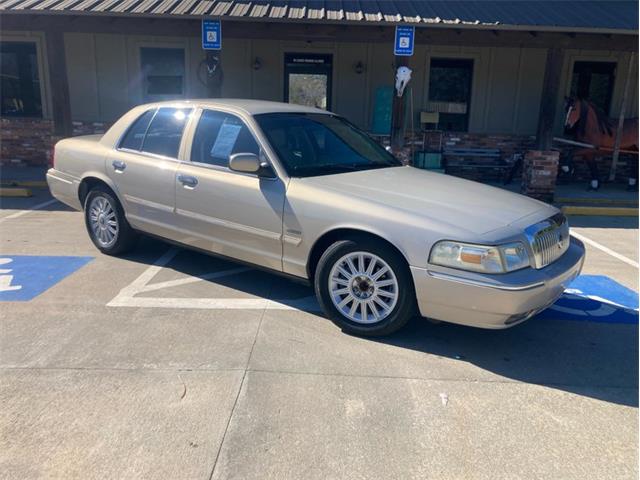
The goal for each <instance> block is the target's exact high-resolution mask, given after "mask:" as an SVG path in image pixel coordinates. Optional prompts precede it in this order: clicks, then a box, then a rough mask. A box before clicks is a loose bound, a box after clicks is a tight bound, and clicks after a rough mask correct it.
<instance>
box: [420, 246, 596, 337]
mask: <svg viewBox="0 0 640 480" xmlns="http://www.w3.org/2000/svg"><path fill="white" fill-rule="evenodd" d="M584 255H585V250H584V245H583V244H582V242H580V241H579V240H578V239H576V238H573V237H572V238H571V244H570V246H569V249H568V250H567V251H566V252H565V254H564V255H562V257H560V258H559V259H558V260H556V261H555V262H553V263H552V264H550V265H548V266H546V267H544V268H542V269H539V270H536V269H533V268H526V269H523V270H519V271H517V272H511V273H506V274H502V275H486V274H476V273H472V272H464V271H460V270H455V269H451V268H445V267H436V266H431V265H430V266H429V267H428V268H426V269H425V268H418V267H411V274H412V276H413V282H414V285H415V288H416V298H417V300H418V308H419V309H420V314H421V315H422V316H424V317H428V318H432V319H436V320H442V321H445V322H451V323H458V324H461V325H469V326H473V327H480V328H490V329H500V328H508V327H512V326H513V325H517V324H518V323H521V322H523V321H525V320H527V319H529V318H531V317H533V316H534V315H535V314H537V313H539V312H541V311H542V310H544V309H545V308H547V307H549V306H551V305H552V304H553V303H554V302H555V301H556V300H557V299H558V298H559V297H560V296H561V295H562V293H563V292H564V290H565V288H566V287H567V286H568V285H569V283H571V281H572V280H573V279H574V278H576V277H577V276H578V275H579V274H580V271H581V270H582V265H583V263H584Z"/></svg>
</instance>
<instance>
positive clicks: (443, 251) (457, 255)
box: [429, 240, 530, 273]
mask: <svg viewBox="0 0 640 480" xmlns="http://www.w3.org/2000/svg"><path fill="white" fill-rule="evenodd" d="M429 262H430V263H432V264H434V265H442V266H443V267H451V268H458V269H460V270H469V271H472V272H481V273H506V272H513V271H515V270H520V269H522V268H526V267H528V266H530V261H529V254H528V253H527V249H526V248H525V246H524V244H523V243H522V242H513V243H506V244H504V245H497V246H488V245H472V244H468V243H459V242H451V241H448V240H446V241H442V242H438V243H436V244H435V245H434V246H433V248H432V249H431V254H430V255H429Z"/></svg>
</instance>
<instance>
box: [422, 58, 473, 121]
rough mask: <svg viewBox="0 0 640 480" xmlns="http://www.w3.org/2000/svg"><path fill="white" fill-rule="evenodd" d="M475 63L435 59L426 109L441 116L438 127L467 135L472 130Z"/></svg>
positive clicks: (433, 60)
mask: <svg viewBox="0 0 640 480" xmlns="http://www.w3.org/2000/svg"><path fill="white" fill-rule="evenodd" d="M472 77H473V60H468V59H454V58H432V59H431V68H430V73H429V101H428V102H427V110H428V111H431V112H438V113H439V114H440V116H439V117H440V118H439V124H438V128H439V129H441V130H446V131H459V132H465V131H467V129H468V128H469V106H470V104H471V79H472Z"/></svg>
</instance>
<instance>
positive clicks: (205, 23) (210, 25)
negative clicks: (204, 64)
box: [202, 20, 222, 50]
mask: <svg viewBox="0 0 640 480" xmlns="http://www.w3.org/2000/svg"><path fill="white" fill-rule="evenodd" d="M221 48H222V26H221V25H220V20H202V49H203V50H220V49H221Z"/></svg>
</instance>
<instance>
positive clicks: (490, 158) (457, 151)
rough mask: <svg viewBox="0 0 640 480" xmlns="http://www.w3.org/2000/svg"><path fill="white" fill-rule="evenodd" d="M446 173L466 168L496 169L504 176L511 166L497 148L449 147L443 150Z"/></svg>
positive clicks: (467, 169) (499, 175) (500, 175)
mask: <svg viewBox="0 0 640 480" xmlns="http://www.w3.org/2000/svg"><path fill="white" fill-rule="evenodd" d="M443 157H444V168H445V172H446V173H449V174H450V173H454V172H459V173H463V172H464V171H465V170H466V171H469V170H489V169H490V170H494V171H496V173H497V174H498V175H497V176H498V177H499V178H501V179H502V178H503V177H504V176H505V174H506V172H507V171H508V170H509V169H510V168H511V165H510V164H508V163H507V162H506V161H505V160H504V159H503V158H502V153H501V151H500V150H498V149H497V148H449V149H445V150H444V152H443Z"/></svg>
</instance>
